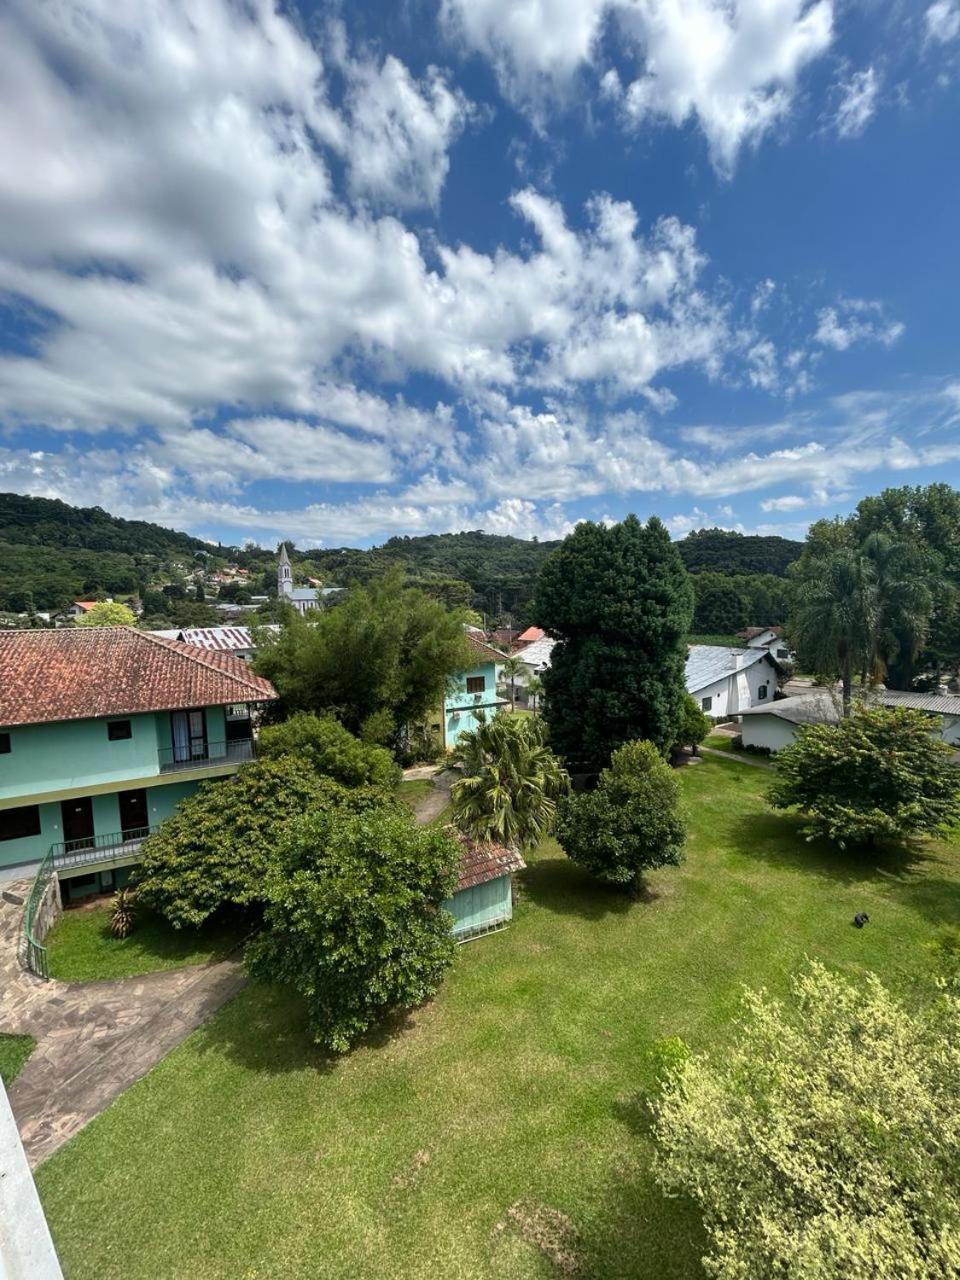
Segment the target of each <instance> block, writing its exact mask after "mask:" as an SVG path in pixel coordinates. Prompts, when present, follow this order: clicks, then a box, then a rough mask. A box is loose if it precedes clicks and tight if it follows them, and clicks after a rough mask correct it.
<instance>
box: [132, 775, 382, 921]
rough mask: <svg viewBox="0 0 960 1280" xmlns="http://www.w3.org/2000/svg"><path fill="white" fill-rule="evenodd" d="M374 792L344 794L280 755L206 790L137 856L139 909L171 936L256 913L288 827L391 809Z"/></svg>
mask: <svg viewBox="0 0 960 1280" xmlns="http://www.w3.org/2000/svg"><path fill="white" fill-rule="evenodd" d="M394 804H396V801H393V800H391V797H390V796H389V794H385V793H384V792H383V790H382V789H380V788H378V787H358V788H355V789H353V790H348V789H347V788H345V787H342V786H341V785H340V784H339V783H337V782H335V781H334V780H333V779H332V778H329V777H322V776H321V775H320V774H318V773H317V772H315V770H314V769H313V768H312V767H311V765H310V763H309V762H307V761H304V760H298V759H296V758H295V757H292V756H289V755H284V756H282V757H281V758H279V759H275V760H259V761H257V762H256V763H255V764H248V765H244V767H243V768H242V769H241V770H240V771H239V772H238V773H237V774H236V776H235V777H233V778H230V779H229V780H225V781H218V782H205V783H203V784H201V786H200V787H199V789H198V790H197V791H196V793H195V794H194V795H192V796H188V797H187V799H186V800H183V801H182V802H181V803H180V805H179V806H178V808H177V811H176V813H174V814H173V816H172V817H170V818H168V819H167V820H166V822H164V823H162V824H161V826H160V827H159V828H158V829H157V830H156V832H154V834H153V835H151V836H149V837H148V838H147V840H145V841H144V844H143V846H142V848H141V862H140V868H139V871H138V873H137V884H138V889H137V896H138V899H139V901H140V902H142V903H144V904H145V905H147V906H150V907H153V908H155V909H156V910H157V911H159V912H160V913H161V914H162V915H164V916H166V918H167V919H168V920H169V921H170V923H171V924H172V925H174V927H175V928H182V927H184V926H197V925H201V924H203V922H204V921H205V920H207V919H208V918H209V917H210V916H212V915H213V914H214V912H215V911H217V910H219V909H220V908H221V907H223V906H236V907H257V906H259V905H260V904H261V903H262V901H263V893H264V889H263V883H264V877H265V875H266V873H267V869H268V868H269V867H270V865H271V863H272V860H273V858H274V857H275V854H276V850H277V847H278V844H279V842H280V840H281V839H282V838H283V836H284V833H285V829H286V827H287V826H288V825H289V823H290V822H292V821H294V820H296V819H297V818H298V817H299V816H300V815H301V814H303V813H306V812H316V811H317V810H329V809H331V808H337V809H342V808H346V809H348V810H350V811H353V812H356V811H367V810H369V809H372V808H374V807H388V808H389V807H392V805H394Z"/></svg>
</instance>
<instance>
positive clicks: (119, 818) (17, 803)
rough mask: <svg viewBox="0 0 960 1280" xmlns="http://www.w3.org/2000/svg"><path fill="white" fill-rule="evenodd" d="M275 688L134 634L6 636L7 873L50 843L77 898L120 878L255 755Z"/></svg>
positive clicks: (1, 779)
mask: <svg viewBox="0 0 960 1280" xmlns="http://www.w3.org/2000/svg"><path fill="white" fill-rule="evenodd" d="M275 696H276V694H275V692H274V690H273V687H272V686H271V685H270V684H269V682H268V681H266V680H263V679H262V678H261V677H259V676H257V675H254V673H253V672H252V671H251V670H250V668H249V666H248V665H247V664H246V663H245V662H243V661H242V660H241V659H239V658H235V657H232V656H230V655H228V654H224V653H211V652H206V651H204V650H201V649H197V648H194V647H192V646H189V645H184V644H178V643H176V642H174V641H170V640H166V639H163V638H161V637H158V636H155V635H151V634H148V633H145V632H141V631H135V630H133V629H132V628H129V627H89V628H86V627H78V628H76V629H63V630H56V631H40V630H38V631H11V632H2V633H0V880H13V879H23V878H25V877H27V876H29V875H32V874H33V873H34V872H35V871H36V870H37V868H38V866H39V864H40V862H41V860H42V859H43V858H44V857H45V855H46V854H47V853H48V852H52V856H53V863H54V868H55V870H56V873H57V876H58V878H59V880H60V885H61V893H62V895H63V897H64V899H65V900H66V901H69V900H72V899H75V898H77V897H80V896H85V895H87V894H91V893H98V892H103V891H106V890H109V889H112V888H114V887H115V886H116V885H117V884H120V883H123V881H124V879H125V877H126V874H127V871H126V869H127V868H128V867H129V866H130V865H132V864H133V863H134V862H135V861H136V860H137V852H138V849H139V846H140V842H141V841H142V840H143V838H144V837H145V836H146V835H147V834H149V832H150V831H151V830H152V829H153V828H154V827H156V826H157V825H158V824H159V823H160V822H162V821H163V819H164V818H166V817H169V816H170V814H172V813H173V811H174V810H175V809H176V807H177V805H178V804H179V803H180V801H181V800H182V799H183V798H184V797H185V796H187V795H189V794H190V793H191V792H192V791H194V790H195V789H196V787H197V785H198V784H199V782H201V781H202V780H204V779H207V778H220V777H226V776H228V775H229V774H232V773H234V772H236V770H237V769H238V768H239V766H240V765H241V764H242V763H243V762H244V761H245V760H249V759H252V757H253V754H254V744H253V737H252V733H251V719H250V712H251V707H253V706H255V705H257V704H259V703H264V702H268V701H270V700H271V699H273V698H274V697H275Z"/></svg>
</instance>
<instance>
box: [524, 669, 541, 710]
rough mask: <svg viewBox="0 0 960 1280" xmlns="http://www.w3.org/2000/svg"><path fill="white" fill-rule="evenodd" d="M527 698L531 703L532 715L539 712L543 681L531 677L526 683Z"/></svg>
mask: <svg viewBox="0 0 960 1280" xmlns="http://www.w3.org/2000/svg"><path fill="white" fill-rule="evenodd" d="M527 697H528V698H529V699H530V701H531V702H532V703H533V714H534V715H536V714H537V713H538V712H539V710H540V699H541V698H542V697H543V681H542V680H541V679H540V677H539V676H531V677H530V679H529V680H528V681H527Z"/></svg>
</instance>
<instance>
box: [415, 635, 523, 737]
mask: <svg viewBox="0 0 960 1280" xmlns="http://www.w3.org/2000/svg"><path fill="white" fill-rule="evenodd" d="M467 643H468V644H469V645H470V647H471V649H472V650H473V652H474V655H475V657H476V662H475V663H474V665H473V666H472V667H470V668H469V669H468V670H466V671H461V672H459V673H458V674H457V675H456V676H455V677H454V678H453V679H452V680H451V681H450V687H449V688H448V689H447V692H446V695H445V697H444V700H443V717H442V719H441V722H440V724H439V725H434V726H433V727H434V729H435V730H436V729H439V731H440V734H441V736H442V739H443V749H444V751H449V750H450V749H451V748H452V747H455V746H456V744H457V740H458V739H459V737H460V735H461V734H463V733H466V732H468V731H469V730H472V729H476V727H477V726H478V725H479V724H480V723H481V722H482V721H483V720H484V719H489V717H490V716H492V715H496V713H497V712H498V711H499V710H500V708H501V707H503V706H506V705H507V700H506V698H501V697H499V696H498V695H497V682H498V680H499V678H500V666H501V665H502V663H503V660H504V655H503V654H502V653H501V652H500V651H499V650H498V649H493V648H491V647H490V645H488V644H487V643H486V642H485V641H483V640H480V639H478V638H477V636H475V635H474V634H473V633H472V632H471V631H468V632H467Z"/></svg>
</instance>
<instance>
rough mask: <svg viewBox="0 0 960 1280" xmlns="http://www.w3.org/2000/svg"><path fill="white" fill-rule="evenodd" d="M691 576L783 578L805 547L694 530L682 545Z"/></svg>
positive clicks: (767, 538)
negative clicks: (706, 573) (713, 574)
mask: <svg viewBox="0 0 960 1280" xmlns="http://www.w3.org/2000/svg"><path fill="white" fill-rule="evenodd" d="M677 545H678V547H679V549H680V555H681V556H682V557H683V563H684V564H685V565H686V566H687V568H688V569H689V570H690V572H691V573H705V572H713V573H726V574H749V575H751V576H752V575H754V574H772V575H774V576H775V577H782V575H783V574H784V573H785V572H786V569H787V565H789V564H792V563H793V561H794V560H796V559H797V557H798V556H799V555H800V552H801V550H802V549H803V544H802V543H800V542H791V541H790V539H789V538H778V537H776V536H775V535H765V536H758V535H756V534H743V533H735V532H732V531H731V530H729V529H694V530H693V531H692V532H691V533H688V534H687V536H686V537H685V538H684V539H683V540H682V541H681V542H679V543H678V544H677ZM757 625H758V626H759V625H761V624H760V623H758V624H757Z"/></svg>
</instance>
